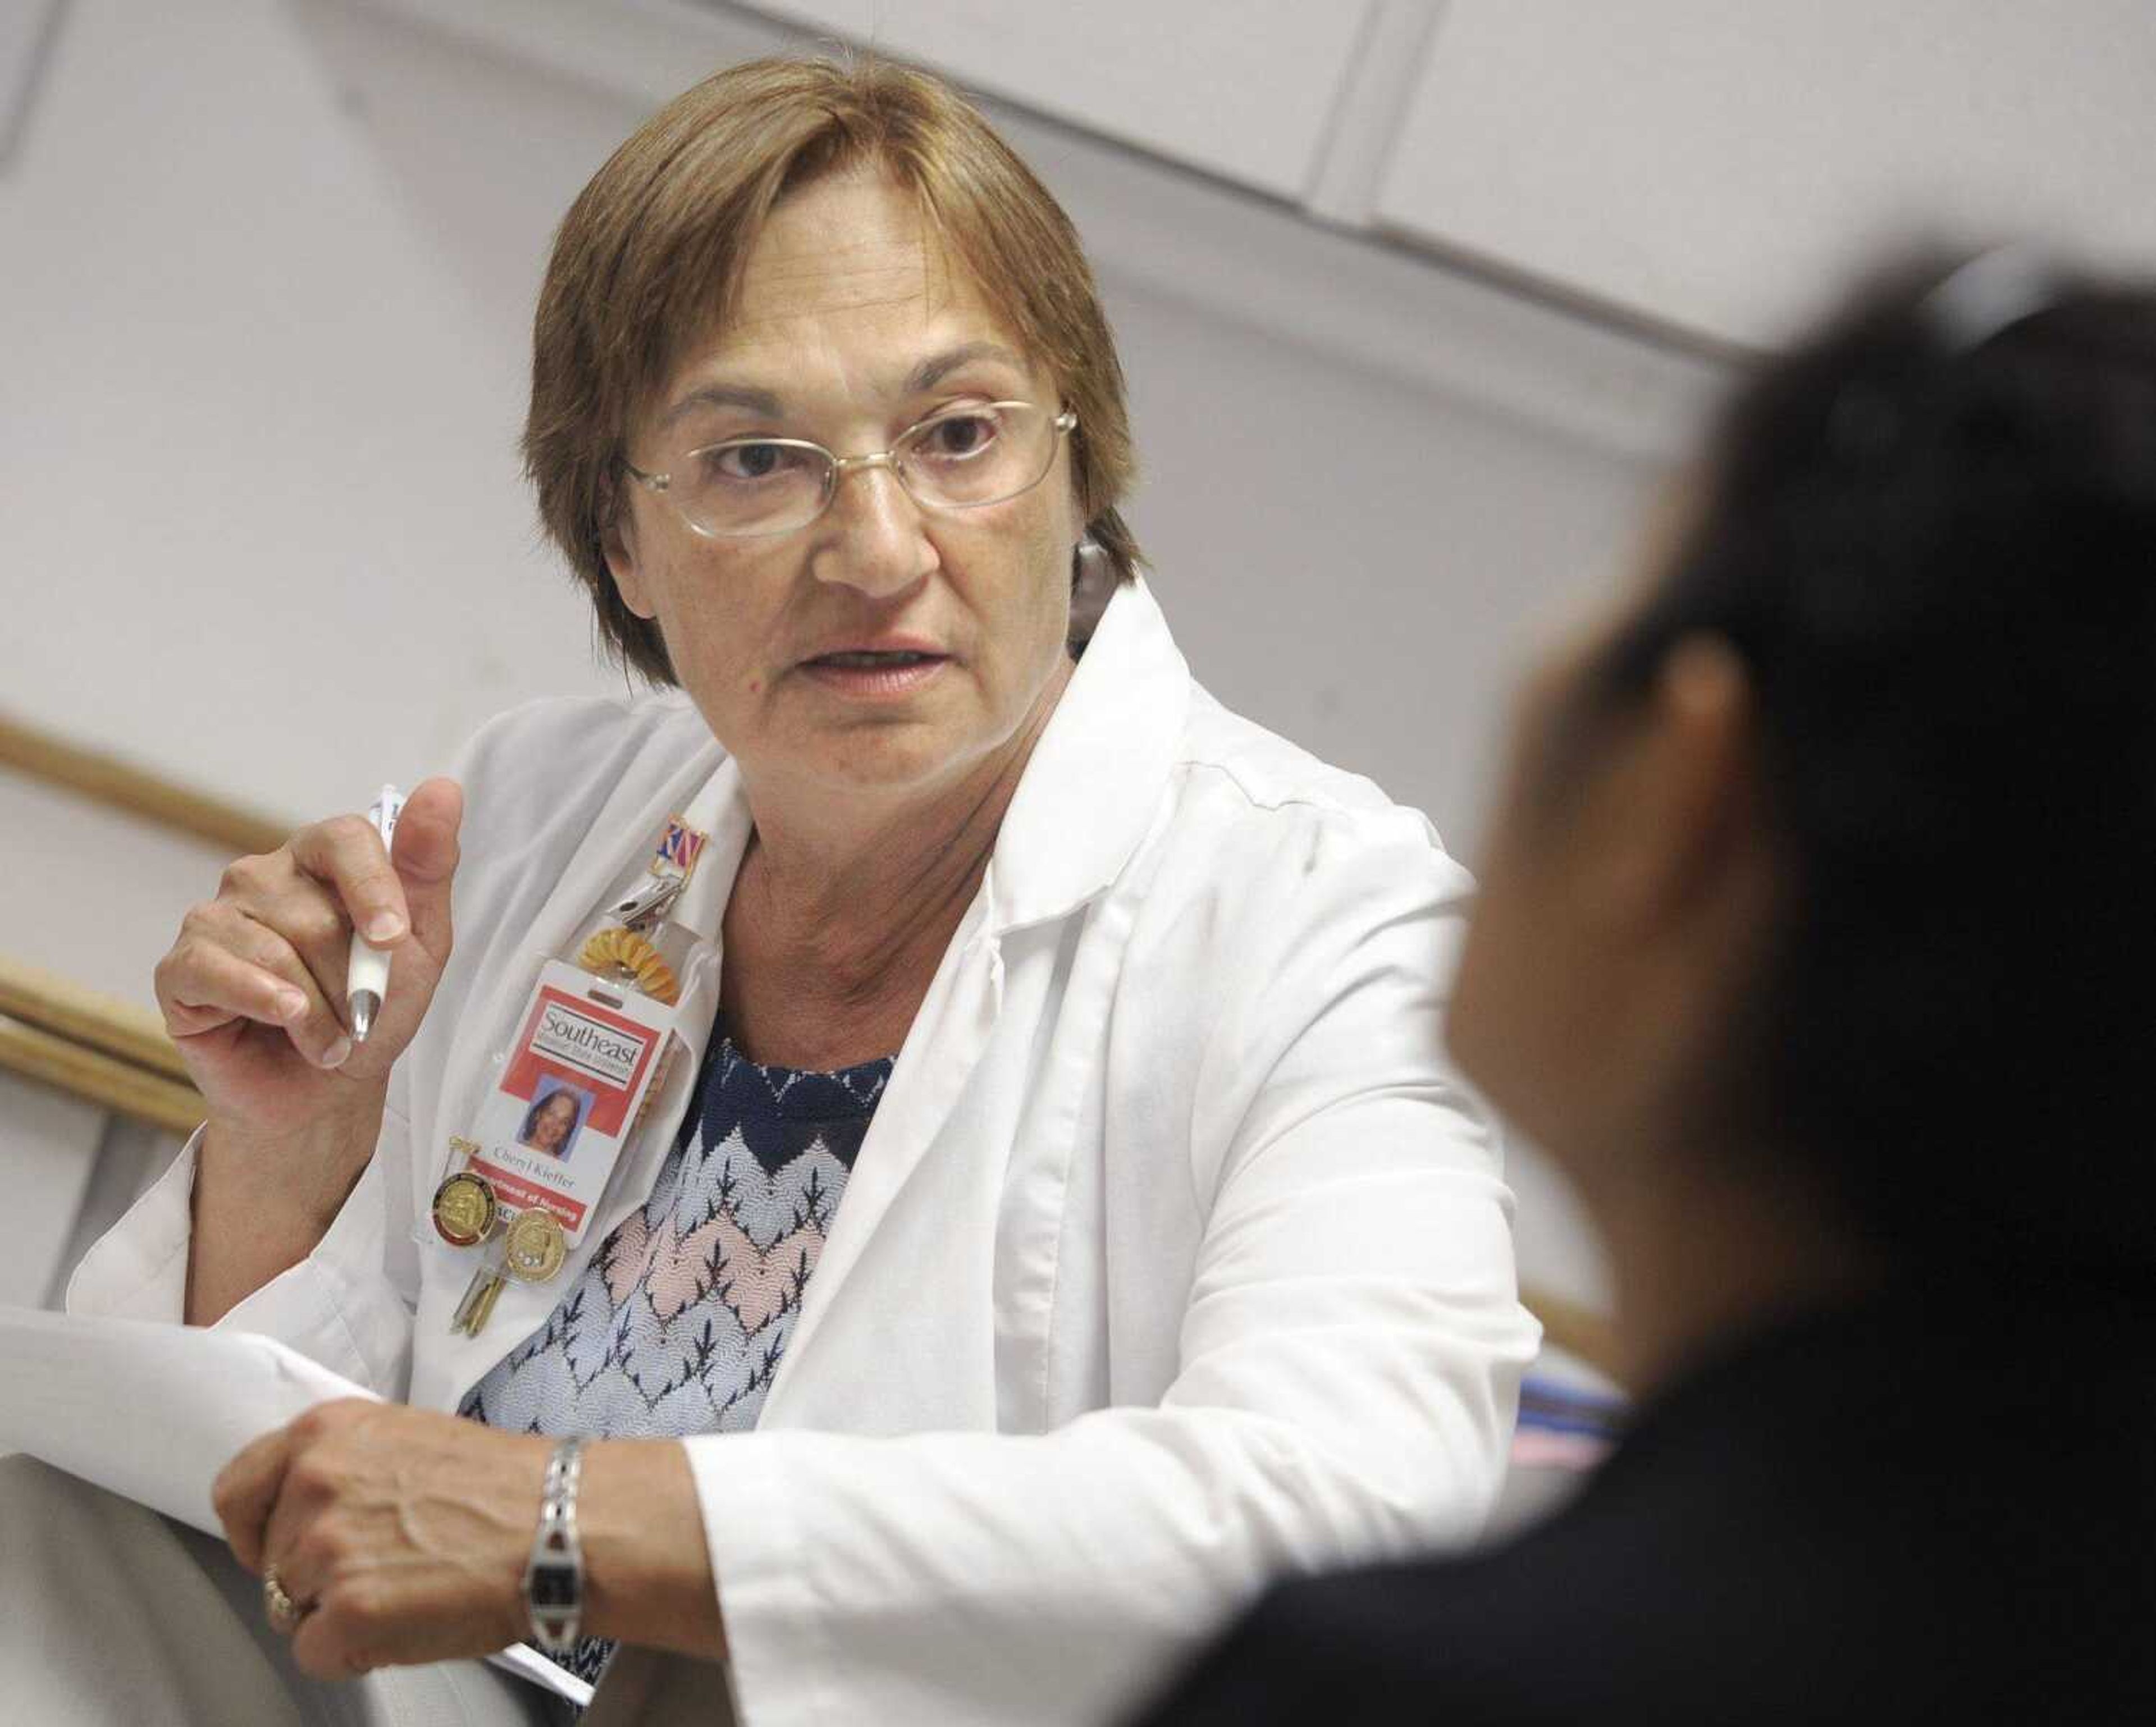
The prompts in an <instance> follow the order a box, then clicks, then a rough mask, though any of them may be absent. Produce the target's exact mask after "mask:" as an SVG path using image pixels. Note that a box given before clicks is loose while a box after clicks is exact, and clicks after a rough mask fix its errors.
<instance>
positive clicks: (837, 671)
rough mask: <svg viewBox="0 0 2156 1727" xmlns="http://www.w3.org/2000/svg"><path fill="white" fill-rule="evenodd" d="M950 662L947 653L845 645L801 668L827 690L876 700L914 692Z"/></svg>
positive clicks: (810, 661) (859, 698)
mask: <svg viewBox="0 0 2156 1727" xmlns="http://www.w3.org/2000/svg"><path fill="white" fill-rule="evenodd" d="M950 663H951V661H950V657H949V656H948V655H944V654H932V653H928V652H926V651H924V650H918V649H913V648H844V649H841V650H839V651H838V652H836V653H831V654H819V655H817V656H816V657H815V658H814V659H813V660H803V661H802V662H801V669H802V671H805V672H807V673H808V676H810V677H812V678H814V679H815V681H817V682H818V683H819V684H821V685H822V686H824V688H825V689H828V690H833V691H837V692H838V693H839V694H841V695H844V696H852V697H855V699H857V700H869V701H875V700H888V699H890V698H892V697H895V696H910V695H911V694H912V693H913V692H914V691H916V690H918V689H921V688H922V687H923V686H926V685H927V684H928V683H929V682H930V681H932V680H933V679H934V678H935V676H937V673H939V672H941V671H942V670H943V668H944V667H945V666H947V665H949V664H950Z"/></svg>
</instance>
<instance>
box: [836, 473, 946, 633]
mask: <svg viewBox="0 0 2156 1727" xmlns="http://www.w3.org/2000/svg"><path fill="white" fill-rule="evenodd" d="M824 519H825V521H826V522H828V524H829V532H828V535H827V537H826V543H825V544H824V547H823V548H822V551H821V554H820V555H819V557H818V558H816V560H815V563H814V571H815V573H816V574H817V576H818V577H819V578H821V579H823V580H824V581H827V582H839V583H844V585H845V586H847V587H849V588H855V589H859V590H860V592H862V593H863V594H869V595H870V596H871V597H874V598H877V599H881V598H885V597H886V596H889V595H891V594H902V593H904V592H905V591H906V589H909V588H911V587H912V586H913V585H914V583H916V582H918V581H920V580H921V578H922V577H924V576H926V575H927V573H929V572H930V571H931V570H932V569H934V568H936V561H937V559H936V548H935V547H934V546H933V545H932V544H931V543H930V542H929V539H928V536H927V533H926V532H923V526H924V522H923V517H922V512H921V506H920V505H918V504H916V502H914V501H913V499H912V497H911V496H910V495H909V494H908V493H907V491H906V488H905V487H904V486H901V485H900V484H899V481H898V475H896V473H895V472H893V471H892V470H891V468H890V466H889V465H885V464H880V463H879V464H877V465H873V466H863V467H860V468H857V469H855V470H851V471H850V472H846V473H842V474H841V475H839V489H838V492H837V495H836V496H834V497H833V498H832V500H831V507H830V509H829V512H828V513H827V514H826V517H825V518H824Z"/></svg>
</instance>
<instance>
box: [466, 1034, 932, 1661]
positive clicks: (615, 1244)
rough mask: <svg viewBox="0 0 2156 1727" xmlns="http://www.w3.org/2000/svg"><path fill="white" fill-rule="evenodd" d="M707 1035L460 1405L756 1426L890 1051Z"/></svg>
mask: <svg viewBox="0 0 2156 1727" xmlns="http://www.w3.org/2000/svg"><path fill="white" fill-rule="evenodd" d="M890 1078H891V1058H890V1057H885V1058H884V1059H883V1060H880V1061H864V1062H862V1063H861V1064H860V1066H859V1067H845V1068H841V1069H839V1071H837V1072H831V1073H815V1072H802V1071H800V1070H798V1069H795V1068H791V1067H760V1066H758V1065H757V1063H756V1062H754V1061H750V1060H749V1059H748V1058H747V1056H743V1055H742V1053H741V1051H738V1050H737V1049H736V1048H735V1047H734V1046H733V1043H732V1041H731V1039H728V1038H726V1036H723V1035H722V1034H721V1035H720V1036H717V1037H716V1048H715V1050H714V1051H713V1053H712V1054H711V1057H710V1058H709V1059H708V1060H707V1061H706V1063H705V1065H704V1072H703V1074H702V1076H701V1078H700V1080H699V1081H698V1084H697V1091H696V1102H695V1103H694V1104H693V1105H692V1106H691V1108H690V1111H689V1113H688V1115H687V1117H686V1118H685V1120H684V1121H683V1122H682V1123H681V1131H680V1135H679V1136H678V1137H677V1138H675V1142H674V1148H673V1149H672V1150H671V1151H670V1153H669V1154H667V1158H666V1161H665V1164H664V1165H663V1166H662V1167H661V1169H660V1172H659V1180H658V1182H657V1184H656V1185H654V1187H653V1189H652V1191H651V1197H650V1198H649V1200H646V1201H645V1202H644V1206H643V1209H642V1210H637V1211H633V1212H631V1213H630V1214H629V1216H627V1217H626V1218H624V1220H623V1221H622V1222H621V1223H620V1225H619V1226H618V1227H617V1228H616V1229H615V1230H614V1232H613V1234H612V1235H611V1236H608V1237H607V1239H606V1241H605V1242H604V1243H603V1245H602V1246H600V1248H599V1251H598V1252H597V1253H595V1254H594V1255H593V1257H592V1258H591V1261H590V1262H589V1263H588V1265H587V1266H586V1267H585V1268H584V1272H583V1276H582V1277H579V1278H578V1279H577V1282H575V1283H574V1284H573V1285H572V1286H571V1287H570V1288H568V1289H567V1290H566V1291H564V1292H563V1293H562V1299H561V1302H560V1303H559V1304H557V1306H556V1308H555V1309H554V1311H553V1313H552V1316H551V1317H550V1318H548V1319H547V1324H545V1326H543V1327H542V1329H540V1330H539V1331H538V1332H537V1333H536V1334H535V1335H533V1336H532V1337H531V1338H529V1339H526V1341H525V1342H523V1343H521V1344H518V1345H517V1346H516V1349H512V1350H511V1351H510V1353H509V1354H507V1355H506V1356H505V1357H504V1358H503V1359H502V1360H501V1361H500V1362H499V1363H498V1364H497V1365H495V1369H494V1370H493V1371H492V1372H490V1373H489V1374H488V1375H486V1377H485V1379H483V1380H480V1382H479V1383H478V1384H477V1385H475V1386H473V1387H472V1389H471V1390H470V1391H469V1392H468V1393H466V1394H465V1400H464V1402H463V1404H462V1406H460V1409H459V1413H461V1414H463V1415H465V1416H470V1417H471V1418H472V1419H474V1420H475V1421H484V1422H485V1423H486V1424H487V1425H488V1426H494V1427H504V1428H508V1429H511V1430H512V1431H518V1432H524V1433H544V1434H549V1435H553V1436H557V1437H568V1436H570V1435H572V1434H582V1435H583V1436H585V1437H588V1438H607V1439H622V1438H648V1437H661V1438H680V1437H685V1436H687V1435H689V1434H692V1433H735V1432H741V1431H746V1430H747V1429H749V1428H752V1427H753V1426H755V1425H756V1421H757V1416H758V1415H759V1414H761V1413H762V1409H763V1400H764V1397H765V1395H766V1394H767V1393H768V1392H769V1390H770V1389H771V1381H772V1378H773V1375H774V1374H776V1373H777V1372H778V1363H779V1359H780V1358H781V1357H782V1356H783V1354H785V1351H786V1344H787V1339H788V1338H790V1337H791V1336H792V1335H793V1326H794V1322H795V1319H796V1318H797V1317H798V1315H799V1313H800V1311H801V1298H802V1295H803V1292H805V1291H806V1290H807V1288H808V1279H809V1277H810V1276H811V1274H812V1273H814V1271H815V1269H816V1262H817V1260H818V1258H819V1257H820V1256H821V1255H822V1253H823V1251H824V1241H825V1240H826V1239H827V1238H828V1237H829V1234H830V1231H831V1220H832V1218H833V1217H834V1216H835V1215H836V1213H837V1211H838V1209H839V1196H840V1195H842V1194H843V1193H844V1191H845V1187H846V1178H847V1177H848V1175H850V1174H851V1173H852V1170H853V1167H854V1159H855V1157H857V1156H858V1155H859V1154H860V1149H861V1141H862V1139H863V1138H865V1137H866V1135H867V1133H868V1129H869V1122H870V1118H872V1117H873V1116H874V1115H875V1107H876V1104H877V1103H879V1102H880V1100H881V1098H882V1097H883V1091H884V1087H885V1084H886V1083H887V1082H889V1081H890ZM612 1652H613V1645H612V1644H610V1643H608V1642H605V1641H604V1640H603V1639H600V1638H587V1639H585V1640H584V1642H583V1643H581V1644H579V1645H578V1647H577V1651H576V1652H575V1653H574V1654H573V1655H571V1656H567V1657H565V1658H563V1659H562V1665H563V1666H564V1667H566V1668H568V1669H569V1670H570V1671H571V1672H572V1673H576V1674H577V1675H578V1677H580V1678H585V1679H588V1680H591V1681H593V1682H596V1681H597V1678H598V1673H599V1670H600V1668H603V1666H604V1665H605V1663H606V1660H607V1658H608V1656H609V1655H610V1654H611V1653H612Z"/></svg>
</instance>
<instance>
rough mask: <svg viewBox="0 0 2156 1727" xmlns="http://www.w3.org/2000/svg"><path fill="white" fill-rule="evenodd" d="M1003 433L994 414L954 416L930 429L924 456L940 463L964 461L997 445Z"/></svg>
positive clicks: (927, 433)
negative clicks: (995, 443)
mask: <svg viewBox="0 0 2156 1727" xmlns="http://www.w3.org/2000/svg"><path fill="white" fill-rule="evenodd" d="M1000 429H1001V428H1000V427H999V425H998V423H997V420H996V417H995V415H993V414H987V413H978V414H948V415H947V416H945V417H944V418H943V419H939V420H937V421H934V422H933V423H932V424H930V425H929V426H927V428H926V435H924V436H923V437H922V439H921V450H922V453H923V454H925V455H929V456H932V457H934V458H935V459H937V460H939V461H963V460H967V459H968V457H970V456H977V455H979V454H980V453H981V452H982V451H983V450H986V449H987V448H988V446H989V445H991V444H993V443H994V442H995V441H996V434H997V433H998V431H999V430H1000Z"/></svg>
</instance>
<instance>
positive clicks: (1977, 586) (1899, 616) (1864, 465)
mask: <svg viewBox="0 0 2156 1727" xmlns="http://www.w3.org/2000/svg"><path fill="white" fill-rule="evenodd" d="M1943 275H1944V271H1943V266H1942V265H1941V264H1940V263H1939V262H1938V261H1936V260H1934V261H1932V262H1930V263H1928V264H1925V265H1918V266H1915V267H1907V268H1903V269H1901V270H1897V271H1896V272H1894V273H1893V275H1892V276H1890V277H1886V278H1882V279H1881V282H1880V284H1879V285H1875V286H1874V287H1872V288H1871V290H1868V291H1866V293H1864V294H1863V295H1861V296H1859V297H1858V298H1857V299H1856V301H1854V302H1853V303H1852V304H1851V307H1850V309H1849V310H1848V311H1846V312H1845V314H1844V315H1843V316H1840V318H1838V319H1836V320H1835V321H1834V322H1833V323H1832V324H1831V326H1830V327H1828V328H1827V329H1826V331H1825V332H1824V333H1823V334H1821V335H1820V336H1819V337H1817V338H1816V339H1815V340H1814V341H1812V342H1809V343H1808V344H1806V345H1805V346H1804V347H1802V348H1801V349H1799V351H1797V352H1794V353H1792V354H1790V355H1789V357H1786V358H1784V359H1782V360H1780V361H1779V362H1774V363H1773V364H1771V365H1769V366H1768V367H1767V368H1765V369H1764V370H1763V372H1762V373H1760V374H1759V375H1758V377H1757V378H1755V379H1753V381H1752V382H1751V383H1749V385H1748V387H1747V388H1745V389H1743V392H1742V393H1740V395H1739V396H1738V398H1737V399H1736V401H1735V402H1734V403H1733V404H1732V409H1731V410H1730V412H1729V414H1728V416H1727V420H1726V422H1725V424H1724V425H1723V427H1722V434H1721V436H1720V438H1719V439H1717V442H1716V444H1715V445H1714V450H1715V452H1716V455H1715V463H1714V466H1713V469H1712V472H1711V473H1710V474H1709V475H1707V486H1706V495H1705V496H1704V498H1703V500H1702V508H1701V512H1700V514H1699V516H1698V517H1697V520H1696V521H1695V522H1694V523H1693V525H1692V527H1691V532H1689V534H1688V536H1687V537H1686V540H1685V542H1684V543H1683V544H1682V545H1681V547H1679V549H1678V552H1677V554H1676V559H1675V562H1674V564H1673V566H1672V568H1671V572H1670V573H1669V575H1668V576H1667V578H1666V580H1665V581H1664V582H1663V583H1662V585H1661V588H1660V589H1659V591H1658V592H1657V593H1656V594H1655V595H1654V596H1653V597H1652V598H1651V599H1650V600H1649V601H1648V603H1647V604H1646V605H1645V608H1644V609H1643V610H1642V612H1641V614H1640V615H1639V617H1638V618H1637V619H1635V621H1634V622H1633V624H1631V625H1630V627H1629V628H1628V629H1627V630H1625V632H1624V633H1623V634H1622V635H1621V637H1620V640H1617V641H1616V642H1615V643H1614V645H1613V648H1612V650H1611V651H1610V653H1609V657H1608V659H1607V660H1606V662H1605V663H1604V666H1603V667H1602V672H1603V676H1602V678H1601V679H1600V680H1599V688H1601V689H1602V690H1603V691H1604V692H1605V694H1608V695H1611V696H1615V695H1620V694H1623V693H1625V692H1627V691H1629V692H1632V693H1635V694H1636V693H1637V692H1638V691H1641V690H1644V689H1645V687H1646V686H1647V685H1648V684H1649V682H1650V681H1651V679H1652V678H1653V676H1654V675H1655V671H1656V668H1657V667H1658V666H1660V665H1661V662H1662V660H1663V658H1664V656H1665V655H1666V654H1667V653H1668V652H1669V650H1671V648H1672V647H1673V646H1674V645H1676V643H1678V642H1679V641H1681V640H1683V639H1684V638H1685V637H1686V636H1688V635H1693V634H1694V633H1696V632H1712V633H1714V634H1717V635H1720V636H1722V637H1723V638H1725V639H1726V640H1728V641H1729V642H1730V643H1731V644H1732V645H1733V646H1734V647H1735V648H1736V649H1737V650H1738V652H1739V653H1740V654H1741V655H1743V659H1744V660H1746V662H1747V663H1748V666H1749V667H1750V670H1751V673H1752V676H1753V682H1754V686H1755V691H1756V696H1757V703H1758V734H1759V735H1758V743H1759V750H1760V768H1761V785H1762V792H1763V803H1764V807H1765V810H1766V812H1767V814H1766V819H1767V820H1768V824H1769V826H1770V830H1771V831H1772V834H1773V836H1774V844H1775V846H1776V849H1777V851H1778V852H1779V855H1780V859H1781V863H1782V867H1783V874H1784V902H1783V904H1784V911H1783V916H1782V918H1781V921H1780V923H1779V926H1778V928H1777V929H1776V931H1775V933H1774V939H1773V942H1772V944H1771V947H1770V950H1769V954H1768V959H1767V961H1766V963H1765V965H1764V968H1763V975H1762V977H1761V978H1760V979H1759V981H1758V988H1757V989H1756V991H1755V992H1754V996H1753V1003H1752V1007H1751V1011H1750V1012H1749V1013H1748V1015H1746V1016H1744V1020H1743V1025H1744V1029H1743V1031H1740V1032H1739V1033H1738V1037H1739V1039H1740V1041H1741V1042H1742V1043H1743V1045H1744V1046H1745V1047H1744V1048H1743V1051H1742V1053H1741V1057H1740V1061H1739V1062H1738V1072H1740V1073H1741V1074H1742V1075H1743V1077H1744V1079H1745V1081H1746V1082H1748V1083H1747V1093H1748V1103H1747V1106H1746V1114H1747V1117H1748V1119H1747V1121H1746V1123H1744V1125H1745V1127H1746V1128H1747V1129H1748V1132H1749V1134H1750V1137H1751V1138H1752V1139H1753V1142H1754V1143H1756V1144H1761V1145H1762V1146H1763V1147H1764V1148H1766V1149H1768V1151H1769V1152H1770V1153H1771V1154H1774V1155H1776V1156H1778V1157H1784V1158H1787V1157H1798V1158H1804V1159H1814V1160H1815V1161H1817V1162H1818V1163H1819V1164H1820V1165H1821V1166H1822V1167H1823V1170H1824V1173H1825V1174H1826V1175H1827V1176H1828V1177H1829V1179H1830V1182H1831V1184H1832V1186H1833V1188H1834V1189H1835V1190H1836V1191H1838V1192H1839V1193H1840V1195H1843V1196H1844V1197H1845V1199H1846V1200H1847V1201H1848V1202H1849V1203H1850V1205H1851V1207H1852V1208H1853V1209H1854V1210H1855V1211H1856V1213H1857V1214H1858V1215H1859V1216H1861V1218H1862V1219H1863V1220H1864V1221H1866V1223H1867V1224H1868V1225H1870V1226H1871V1227H1872V1228H1873V1229H1874V1230H1875V1231H1876V1232H1877V1233H1878V1234H1879V1235H1880V1236H1881V1237H1882V1238H1883V1239H1885V1240H1886V1241H1889V1242H1891V1243H1892V1244H1893V1245H1894V1246H1897V1248H1899V1249H1902V1250H1905V1251H1907V1250H1913V1251H1916V1252H1920V1253H1922V1254H1923V1255H1925V1256H1928V1257H1934V1258H1938V1259H1944V1260H1953V1261H1959V1262H1967V1261H1969V1260H1970V1259H1972V1258H1976V1257H1981V1258H1984V1259H1989V1260H1993V1261H1997V1260H2006V1261H2010V1262H2013V1263H2015V1265H2017V1266H2019V1267H2024V1268H2028V1269H2031V1270H2033V1269H2036V1268H2039V1267H2054V1268H2059V1269H2077V1270H2096V1271H2102V1270H2105V1269H2109V1270H2112V1271H2124V1272H2128V1273H2130V1274H2139V1273H2143V1272H2146V1270H2148V1268H2149V1267H2152V1265H2156V1205H2152V1199H2151V1195H2152V1193H2156V1186H2153V1185H2152V1183H2151V1180H2150V1176H2149V1174H2148V1169H2149V1165H2150V1162H2151V1159H2152V1148H2151V1146H2150V1145H2149V1144H2148V1139H2149V1138H2150V1134H2149V1133H2148V1119H2149V1115H2150V1105H2151V1104H2152V1103H2156V1092H2151V1091H2150V1089H2149V1087H2148V1077H2149V1076H2150V1075H2151V1074H2152V1073H2156V1036H2152V1035H2151V1034H2152V1028H2156V1014H2152V1012H2151V1010H2150V1006H2149V1002H2150V1000H2151V995H2150V992H2151V991H2152V989H2156V294H2152V293H2151V292H2150V291H2148V290H2147V289H2145V288H2143V287H2139V286H2128V285H2115V284H2105V283H2102V282H2098V281H2094V280H2065V279H2061V280H2057V281H2056V283H2055V284H2054V285H2053V287H2052V289H2051V291H2050V293H2049V295H2048V296H2047V297H2046V298H2045V299H2043V300H2042V301H2040V302H2037V303H2035V304H2034V306H2025V307H2023V308H2020V315H2019V316H2007V317H2006V318H2005V319H2004V320H2003V321H2000V322H1999V326H1998V327H1995V328H1987V327H1981V326H1979V327H1978V328H1976V329H1974V330H1972V329H1970V328H1969V327H1967V326H1966V325H1965V324H1962V323H1960V322H1958V321H1956V320H1952V319H1949V318H1948V317H1947V316H1944V313H1945V311H1946V310H1947V307H1948V301H1947V298H1946V297H1945V296H1943V292H1942V290H1940V288H1939V286H1938V285H1939V284H1940V282H1941V281H1942V280H1943Z"/></svg>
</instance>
